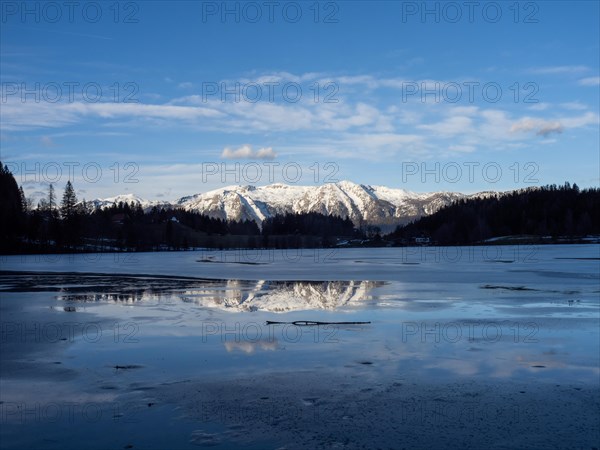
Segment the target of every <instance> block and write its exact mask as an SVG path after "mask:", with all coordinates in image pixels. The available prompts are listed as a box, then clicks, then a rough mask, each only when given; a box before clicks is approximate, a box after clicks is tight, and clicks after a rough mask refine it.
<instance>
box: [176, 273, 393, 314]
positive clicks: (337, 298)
mask: <svg viewBox="0 0 600 450" xmlns="http://www.w3.org/2000/svg"><path fill="white" fill-rule="evenodd" d="M383 284H384V283H383V282H381V281H258V282H256V284H255V285H254V286H251V285H249V283H248V282H247V281H236V280H232V281H227V282H226V286H225V289H224V291H222V292H219V291H215V290H214V289H213V290H212V291H213V292H210V290H208V291H205V292H202V293H199V292H196V293H192V292H189V293H187V294H186V296H185V300H186V301H193V302H194V303H196V304H199V305H201V306H204V307H207V308H218V309H225V310H230V311H270V312H285V311H299V310H305V309H336V308H340V307H344V306H359V305H360V304H361V303H364V302H365V301H369V300H372V298H373V297H372V295H370V291H371V290H372V289H373V288H375V287H377V286H382V285H383Z"/></svg>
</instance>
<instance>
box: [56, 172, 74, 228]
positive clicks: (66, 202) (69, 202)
mask: <svg viewBox="0 0 600 450" xmlns="http://www.w3.org/2000/svg"><path fill="white" fill-rule="evenodd" d="M50 186H52V185H50ZM76 205H77V196H76V195H75V189H73V185H72V184H71V181H67V185H66V186H65V193H64V194H63V199H62V203H61V207H60V213H61V216H62V218H63V219H67V220H68V219H70V218H72V217H73V216H74V215H75V213H76V212H77V210H76Z"/></svg>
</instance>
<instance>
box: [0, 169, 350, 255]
mask: <svg viewBox="0 0 600 450" xmlns="http://www.w3.org/2000/svg"><path fill="white" fill-rule="evenodd" d="M0 188H1V195H0V225H1V227H2V229H1V231H0V237H1V242H0V252H1V253H34V252H35V253H55V252H77V251H99V252H103V251H157V250H181V249H188V248H191V247H207V248H220V249H224V248H240V247H244V248H267V247H268V248H290V247H291V248H294V247H320V246H329V245H333V244H335V242H336V237H339V236H344V237H354V236H357V235H360V233H359V232H357V231H356V230H355V229H354V226H353V224H352V222H351V221H350V220H349V219H342V218H339V217H329V216H325V215H322V214H316V213H309V214H298V215H285V216H275V217H273V218H271V219H269V220H268V221H266V222H265V226H264V227H263V229H262V231H261V229H260V228H259V227H258V225H257V224H256V223H255V222H254V221H250V220H243V221H235V220H223V219H218V218H212V217H209V216H206V215H203V214H200V213H197V212H193V211H186V210H183V209H180V208H157V207H153V208H152V209H150V210H146V211H144V210H143V209H142V207H141V205H139V204H136V203H133V202H132V203H129V204H128V203H123V202H121V203H118V204H113V205H111V206H109V207H105V208H99V207H94V206H93V205H91V204H89V203H86V202H85V201H83V202H79V201H78V200H77V197H76V195H75V189H74V188H73V185H72V183H71V182H70V181H69V182H67V184H66V186H65V189H64V193H63V195H62V198H61V199H60V200H57V197H56V194H55V191H54V186H53V185H52V184H51V185H50V186H49V189H48V194H47V197H46V198H44V199H42V200H40V202H39V203H38V205H37V207H35V208H34V207H33V206H32V205H31V204H30V202H29V201H28V200H27V199H26V198H25V195H24V193H23V190H22V188H20V187H19V186H18V184H17V182H16V180H15V179H14V177H13V175H12V174H11V173H10V171H9V170H8V168H7V167H5V166H2V164H1V163H0Z"/></svg>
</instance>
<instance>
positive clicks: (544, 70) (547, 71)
mask: <svg viewBox="0 0 600 450" xmlns="http://www.w3.org/2000/svg"><path fill="white" fill-rule="evenodd" d="M588 70H589V67H587V66H548V67H536V68H533V69H530V70H529V72H531V73H538V74H541V75H554V74H561V73H567V74H577V73H581V72H587V71H588Z"/></svg>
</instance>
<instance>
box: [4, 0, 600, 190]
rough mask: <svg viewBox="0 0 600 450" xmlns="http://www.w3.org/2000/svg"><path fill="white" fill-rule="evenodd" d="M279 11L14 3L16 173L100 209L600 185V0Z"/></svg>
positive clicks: (302, 5)
mask: <svg viewBox="0 0 600 450" xmlns="http://www.w3.org/2000/svg"><path fill="white" fill-rule="evenodd" d="M223 5H225V8H227V9H228V10H230V11H232V12H230V13H229V14H225V15H223V14H222V13H223V12H224V11H223ZM271 5H272V6H269V4H268V3H265V2H227V3H222V2H168V3H162V2H158V1H156V2H145V1H144V2H120V3H116V2H81V3H79V4H77V5H76V6H73V7H72V9H71V10H70V9H69V7H68V6H65V5H64V3H62V2H5V1H3V2H2V17H1V22H0V26H1V32H0V38H1V39H0V41H1V44H0V50H1V53H2V58H1V61H0V69H1V75H0V81H1V83H2V92H1V94H2V98H1V103H0V108H1V110H0V118H1V129H0V133H1V134H0V139H1V141H0V144H1V159H2V162H3V163H8V164H9V166H10V167H11V169H12V170H13V172H14V173H15V175H16V177H17V181H18V182H19V183H20V184H23V185H24V187H25V189H26V192H27V193H28V194H29V195H33V196H35V195H38V194H36V193H40V192H43V191H44V190H45V189H46V187H45V186H47V184H48V182H50V181H54V182H55V184H56V185H57V187H58V189H60V190H62V188H63V186H64V184H65V183H66V181H67V179H68V178H69V173H71V174H72V176H71V178H72V180H73V181H74V184H75V187H76V189H77V192H78V195H79V197H80V198H84V197H85V198H87V199H92V198H96V197H109V196H113V195H116V194H123V193H134V194H137V195H139V196H141V197H143V198H148V199H164V200H173V199H176V198H178V197H180V196H183V195H189V194H194V193H199V192H205V191H207V190H211V189H215V188H217V187H220V186H223V185H231V184H259V185H264V184H269V183H270V182H272V181H276V182H288V183H297V184H315V183H317V184H320V183H323V182H328V181H335V180H351V181H355V182H357V183H363V184H372V185H387V186H390V187H396V188H404V189H408V190H413V191H417V192H428V191H437V190H451V191H461V192H476V191H482V190H507V189H514V188H521V187H527V186H532V185H541V184H547V183H563V182H564V181H570V182H576V183H577V184H579V185H580V186H583V187H589V186H598V184H599V181H600V180H599V170H600V169H599V165H600V161H599V148H600V143H599V118H598V115H599V103H600V98H599V91H600V86H599V79H600V78H599V76H600V70H599V66H600V61H599V55H600V49H599V41H600V37H599V25H598V24H599V23H600V13H599V6H598V5H599V3H598V2H592V1H590V2H559V1H549V2H479V3H478V4H477V5H474V6H473V8H474V9H473V10H471V11H469V7H468V6H467V5H465V3H464V2H428V3H423V2H360V1H340V2H319V3H316V2H278V3H277V2H276V3H272V4H271ZM270 8H272V9H270ZM428 11H429V12H428ZM298 14H301V15H300V16H298ZM59 88H60V91H59V90H58V89H59ZM259 89H260V91H259ZM299 89H300V90H301V93H300V90H299ZM498 89H500V90H501V91H499V90H498ZM227 92H229V94H227ZM317 92H318V95H317ZM236 93H237V94H238V95H239V98H236ZM26 171H27V173H25V172H26Z"/></svg>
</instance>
